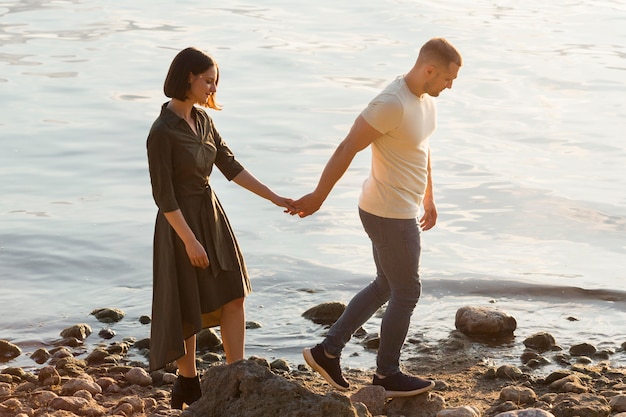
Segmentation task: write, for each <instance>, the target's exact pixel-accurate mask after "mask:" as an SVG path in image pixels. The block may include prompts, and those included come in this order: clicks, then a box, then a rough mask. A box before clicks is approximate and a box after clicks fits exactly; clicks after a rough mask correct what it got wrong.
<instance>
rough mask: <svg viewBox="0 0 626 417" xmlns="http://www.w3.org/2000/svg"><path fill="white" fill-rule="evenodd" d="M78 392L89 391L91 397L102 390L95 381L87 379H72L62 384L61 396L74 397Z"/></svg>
mask: <svg viewBox="0 0 626 417" xmlns="http://www.w3.org/2000/svg"><path fill="white" fill-rule="evenodd" d="M80 390H85V391H89V392H90V393H91V395H95V394H101V393H102V388H101V387H100V385H98V384H97V383H96V382H95V381H93V380H91V379H87V378H72V379H70V380H68V381H67V382H66V383H64V384H63V387H62V388H61V395H74V394H75V393H76V392H77V391H80Z"/></svg>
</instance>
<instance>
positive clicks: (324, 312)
mask: <svg viewBox="0 0 626 417" xmlns="http://www.w3.org/2000/svg"><path fill="white" fill-rule="evenodd" d="M345 309H346V305H345V304H344V303H340V302H337V301H334V302H329V303H322V304H319V305H317V306H315V307H311V308H310V309H308V310H307V311H305V312H304V313H302V317H304V318H305V319H308V320H311V321H312V322H313V323H316V324H326V325H330V324H333V323H334V322H336V321H337V319H338V318H339V317H340V316H341V315H342V314H343V312H344V310H345Z"/></svg>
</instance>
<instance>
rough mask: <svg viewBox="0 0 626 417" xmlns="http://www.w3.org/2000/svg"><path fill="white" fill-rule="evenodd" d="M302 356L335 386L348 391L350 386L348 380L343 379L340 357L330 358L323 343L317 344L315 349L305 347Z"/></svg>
mask: <svg viewBox="0 0 626 417" xmlns="http://www.w3.org/2000/svg"><path fill="white" fill-rule="evenodd" d="M302 356H304V360H305V361H306V363H307V364H308V365H309V366H310V367H311V368H313V370H314V371H317V372H319V374H320V375H321V376H323V377H324V379H325V380H326V381H328V383H329V384H330V385H332V386H333V387H335V388H337V389H338V390H340V391H346V390H347V389H348V388H349V387H350V384H349V383H348V381H346V380H345V379H343V375H341V366H340V365H339V358H329V357H328V356H326V354H325V353H324V348H323V347H322V345H317V346H315V347H314V348H313V349H310V348H305V349H304V350H303V351H302Z"/></svg>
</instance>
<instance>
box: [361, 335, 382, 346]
mask: <svg viewBox="0 0 626 417" xmlns="http://www.w3.org/2000/svg"><path fill="white" fill-rule="evenodd" d="M361 343H363V346H365V348H366V349H373V350H376V349H378V348H379V347H380V337H379V336H378V333H375V334H368V335H367V336H366V337H365V339H363V342H361Z"/></svg>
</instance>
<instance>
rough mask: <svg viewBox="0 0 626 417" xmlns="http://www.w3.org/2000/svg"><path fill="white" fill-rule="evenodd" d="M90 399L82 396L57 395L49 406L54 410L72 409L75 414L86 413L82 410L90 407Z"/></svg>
mask: <svg viewBox="0 0 626 417" xmlns="http://www.w3.org/2000/svg"><path fill="white" fill-rule="evenodd" d="M89 405H90V403H89V401H88V400H86V399H84V398H80V397H56V398H53V399H52V400H50V403H49V404H48V407H50V408H52V409H53V410H64V411H70V412H72V413H74V414H78V415H84V414H83V413H82V410H83V409H84V408H87V407H89Z"/></svg>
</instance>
